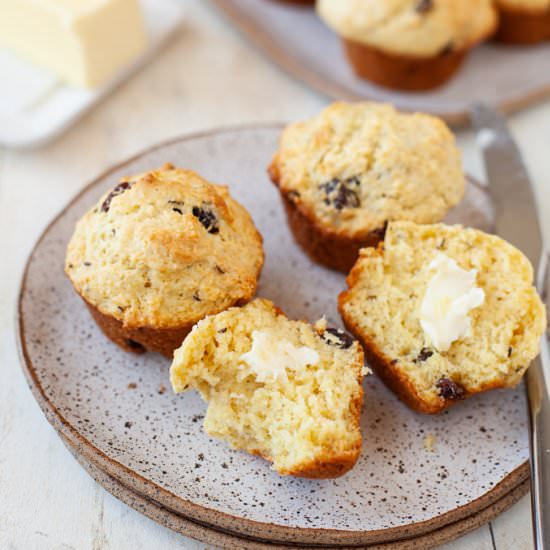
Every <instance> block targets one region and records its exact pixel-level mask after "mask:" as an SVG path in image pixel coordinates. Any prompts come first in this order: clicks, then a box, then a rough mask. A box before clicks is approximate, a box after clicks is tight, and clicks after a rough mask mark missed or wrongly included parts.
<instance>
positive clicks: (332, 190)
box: [319, 176, 361, 210]
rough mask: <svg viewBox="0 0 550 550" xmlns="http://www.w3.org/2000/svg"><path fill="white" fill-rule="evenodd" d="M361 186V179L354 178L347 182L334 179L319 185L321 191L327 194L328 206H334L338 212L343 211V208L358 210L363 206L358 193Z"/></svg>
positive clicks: (326, 202)
mask: <svg viewBox="0 0 550 550" xmlns="http://www.w3.org/2000/svg"><path fill="white" fill-rule="evenodd" d="M360 185H361V182H360V181H359V178H358V177H357V176H353V177H352V178H348V179H346V180H341V179H339V178H333V179H331V180H330V181H327V182H326V183H322V184H321V185H319V189H320V190H321V191H323V193H324V194H325V198H324V202H325V204H326V205H328V206H333V207H334V208H335V209H336V210H342V209H343V208H357V207H359V206H360V205H361V201H360V199H359V195H358V194H357V191H356V189H358V188H359V186H360Z"/></svg>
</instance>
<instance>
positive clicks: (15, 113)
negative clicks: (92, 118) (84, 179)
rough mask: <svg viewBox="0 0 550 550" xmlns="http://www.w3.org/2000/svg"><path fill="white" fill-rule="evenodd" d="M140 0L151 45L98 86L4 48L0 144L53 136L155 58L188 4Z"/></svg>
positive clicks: (25, 144) (0, 54)
mask: <svg viewBox="0 0 550 550" xmlns="http://www.w3.org/2000/svg"><path fill="white" fill-rule="evenodd" d="M141 5H142V10H143V19H144V21H145V27H146V31H147V35H148V46H147V48H146V49H145V51H144V52H143V53H142V54H141V55H140V56H139V57H138V58H137V59H135V60H134V61H133V62H132V63H131V64H130V65H128V66H126V67H125V68H124V69H123V70H121V71H120V72H119V73H118V74H117V75H116V76H115V77H114V78H112V79H111V80H109V81H108V82H107V83H106V84H104V85H103V86H100V87H99V88H96V89H91V90H86V89H80V88H75V87H72V86H69V85H66V84H64V83H63V82H61V81H60V80H58V78H57V77H56V76H55V75H53V74H51V73H49V72H48V71H46V70H44V69H42V68H40V67H37V66H35V65H33V64H32V63H29V62H27V61H25V60H23V59H21V58H20V57H18V56H17V55H15V54H14V53H12V52H11V51H9V50H5V49H0V82H2V86H0V146H5V147H13V148H30V147H37V146H39V145H43V144H45V143H46V142H48V141H50V140H52V139H54V138H55V137H57V136H59V135H60V134H61V133H62V132H63V131H64V130H66V129H67V128H68V127H69V126H70V125H71V124H72V123H74V122H75V121H76V120H77V119H78V118H79V117H80V116H82V115H83V114H84V113H86V112H87V111H89V110H90V109H91V108H92V107H93V106H94V105H96V104H97V103H98V102H100V101H101V100H102V99H103V98H104V97H106V96H107V95H108V94H109V93H110V92H111V91H113V90H114V89H115V88H116V87H117V86H119V85H120V84H122V83H123V82H124V81H125V80H127V79H128V78H129V77H130V76H131V75H132V74H133V73H135V72H136V71H138V70H139V69H140V68H141V67H143V66H144V65H145V64H146V63H147V62H148V61H150V60H151V59H152V58H153V57H154V56H155V55H156V54H157V53H158V51H159V50H160V48H161V47H162V46H163V44H165V43H166V41H167V40H168V39H169V38H170V37H171V36H172V35H173V34H174V33H175V32H176V30H177V29H178V27H179V26H180V24H181V22H182V20H183V16H184V9H183V3H182V2H180V1H178V0H141Z"/></svg>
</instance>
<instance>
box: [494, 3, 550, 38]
mask: <svg viewBox="0 0 550 550" xmlns="http://www.w3.org/2000/svg"><path fill="white" fill-rule="evenodd" d="M496 4H497V8H498V10H499V13H500V23H499V27H498V31H497V35H496V38H497V40H500V41H501V42H507V43H510V44H536V43H537V42H542V41H544V40H550V0H496Z"/></svg>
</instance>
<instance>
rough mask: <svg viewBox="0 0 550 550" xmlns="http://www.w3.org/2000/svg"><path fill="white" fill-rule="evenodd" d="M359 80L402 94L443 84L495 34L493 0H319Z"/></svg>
mask: <svg viewBox="0 0 550 550" xmlns="http://www.w3.org/2000/svg"><path fill="white" fill-rule="evenodd" d="M317 11H318V13H319V15H320V17H321V18H322V19H323V20H324V21H325V23H326V24H327V25H328V26H329V27H331V28H332V29H333V30H334V31H335V32H337V33H338V34H339V35H340V36H341V38H342V41H343V45H344V49H345V51H346V53H347V56H348V58H349V61H350V62H351V65H352V67H353V69H354V70H355V72H356V73H357V75H358V76H360V77H362V78H366V79H368V80H371V81H372V82H375V83H376V84H380V85H382V86H387V87H389V88H395V89H399V90H428V89H430V88H435V87H437V86H440V85H442V84H443V83H445V82H446V81H447V80H449V78H451V76H453V74H455V72H456V71H457V70H458V68H459V67H460V65H461V64H462V62H463V61H464V59H465V57H466V55H467V54H468V52H469V51H470V50H471V49H472V48H473V47H474V46H475V45H476V44H478V43H479V42H481V41H483V40H485V39H486V38H487V37H489V36H490V35H491V34H493V32H494V31H495V29H496V25H497V12H496V9H495V7H494V6H493V0H387V1H384V2H380V0H347V1H345V2H342V1H341V0H317Z"/></svg>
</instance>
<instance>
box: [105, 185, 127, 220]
mask: <svg viewBox="0 0 550 550" xmlns="http://www.w3.org/2000/svg"><path fill="white" fill-rule="evenodd" d="M132 185H133V184H132V182H130V181H123V182H121V183H119V184H118V185H117V186H116V187H115V188H114V189H113V190H112V191H111V192H110V193H109V194H108V195H107V198H106V199H105V200H104V201H103V204H102V205H101V211H102V212H109V208H111V201H112V200H113V199H114V198H115V197H118V196H119V195H122V193H124V191H128V189H130V187H132Z"/></svg>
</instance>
